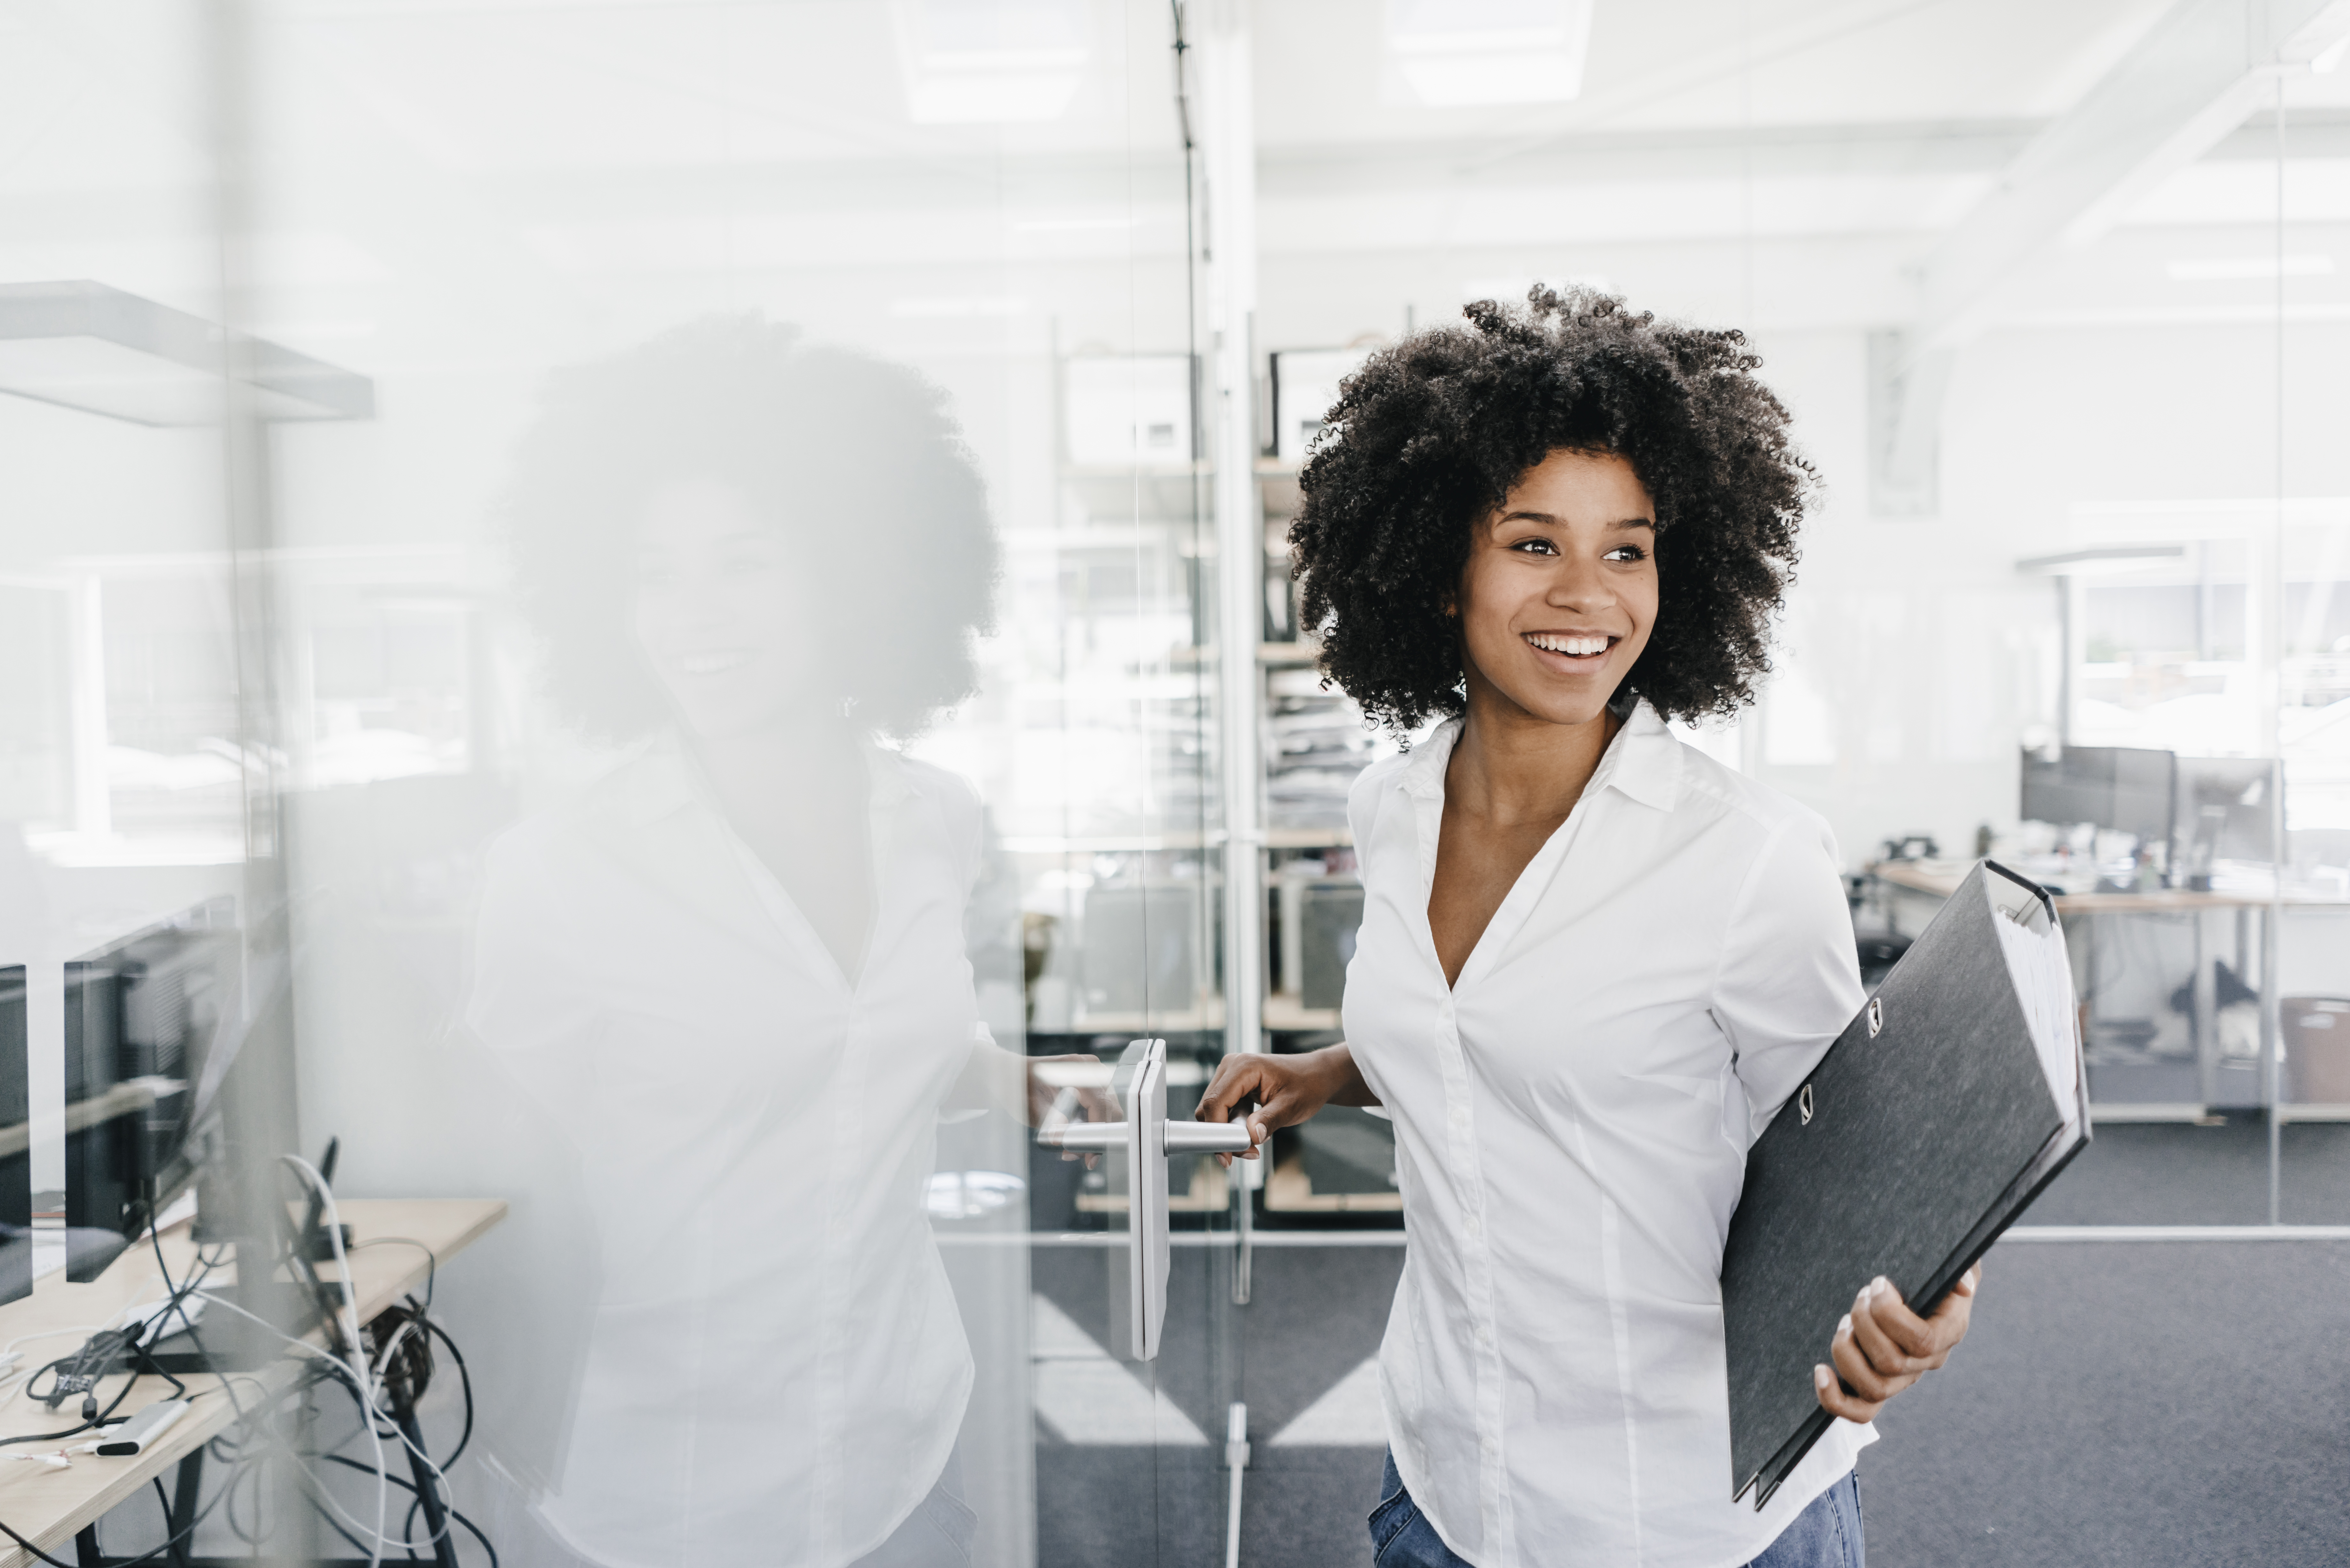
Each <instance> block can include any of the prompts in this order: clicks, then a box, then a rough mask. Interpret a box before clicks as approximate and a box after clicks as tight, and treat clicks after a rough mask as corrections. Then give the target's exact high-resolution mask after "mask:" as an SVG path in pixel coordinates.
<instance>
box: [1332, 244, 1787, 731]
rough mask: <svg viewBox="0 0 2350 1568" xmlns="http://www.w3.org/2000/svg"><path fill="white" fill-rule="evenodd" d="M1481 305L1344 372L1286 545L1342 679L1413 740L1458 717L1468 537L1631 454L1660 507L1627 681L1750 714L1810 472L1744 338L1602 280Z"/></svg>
mask: <svg viewBox="0 0 2350 1568" xmlns="http://www.w3.org/2000/svg"><path fill="white" fill-rule="evenodd" d="M1463 314H1464V315H1465V316H1467V317H1468V318H1469V325H1468V326H1466V327H1436V328H1432V329H1430V330H1429V331H1426V332H1421V333H1418V334H1416V335H1414V336H1412V337H1408V338H1406V339H1404V340H1403V341H1402V342H1401V343H1399V344H1397V345H1396V346H1394V347H1393V348H1387V349H1384V350H1382V351H1381V352H1379V353H1378V354H1375V355H1373V356H1372V357H1371V358H1370V359H1369V360H1368V362H1367V363H1366V364H1365V365H1364V366H1363V368H1362V369H1359V370H1357V371H1356V372H1355V373H1354V375H1352V376H1350V377H1349V378H1347V382H1346V384H1345V387H1344V389H1342V390H1341V391H1340V393H1339V395H1338V401H1337V405H1336V407H1335V408H1333V409H1332V410H1330V413H1329V416H1328V419H1327V421H1326V423H1325V425H1324V431H1325V433H1324V434H1323V436H1322V437H1321V438H1320V440H1319V441H1317V442H1316V444H1315V450H1314V453H1313V455H1312V456H1311V457H1310V458H1309V459H1308V460H1307V462H1306V464H1305V472H1304V473H1303V474H1302V475H1301V477H1300V481H1299V483H1300V487H1301V489H1302V490H1303V492H1304V495H1305V500H1304V504H1303V505H1302V506H1301V507H1300V509H1299V511H1298V514H1297V521H1296V523H1295V525H1294V526H1293V527H1292V528H1291V529H1290V533H1289V538H1290V543H1291V545H1293V546H1295V554H1296V562H1297V574H1298V576H1300V577H1301V578H1302V579H1303V580H1304V587H1303V596H1302V602H1301V605H1300V611H1301V618H1302V620H1303V621H1304V623H1305V626H1307V627H1308V628H1315V629H1316V630H1318V631H1319V633H1320V635H1321V637H1322V669H1323V671H1324V673H1326V675H1328V676H1329V677H1330V679H1332V680H1335V681H1336V683H1337V684H1338V685H1339V686H1341V687H1342V688H1344V689H1345V690H1346V691H1347V694H1348V695H1350V696H1352V697H1353V698H1354V699H1355V700H1356V701H1357V702H1360V703H1361V704H1362V705H1363V709H1364V711H1366V712H1367V713H1369V714H1370V715H1371V716H1372V717H1373V718H1375V719H1378V720H1381V721H1383V722H1386V723H1388V724H1389V725H1391V726H1393V727H1395V728H1397V729H1399V730H1407V731H1408V730H1411V729H1414V728H1417V727H1418V726H1419V724H1420V723H1421V722H1424V721H1425V720H1427V719H1428V718H1429V717H1430V715H1432V714H1438V713H1452V712H1458V711H1460V710H1461V705H1462V702H1463V701H1464V698H1463V695H1462V687H1461V681H1462V672H1461V641H1460V629H1459V627H1458V624H1457V623H1456V622H1454V621H1452V620H1451V619H1450V618H1448V617H1447V616H1446V614H1445V607H1446V605H1447V603H1448V602H1450V600H1451V596H1452V595H1453V594H1454V593H1455V592H1456V591H1457V589H1458V588H1459V586H1460V582H1461V571H1462V570H1463V568H1464V567H1465V566H1467V565H1468V560H1469V545H1470V541H1471V529H1472V528H1473V527H1474V526H1476V525H1477V524H1478V523H1479V522H1480V521H1481V520H1482V519H1483V518H1484V517H1486V516H1487V515H1489V514H1491V513H1492V512H1493V511H1494V510H1495V509H1496V508H1498V507H1499V506H1500V505H1501V504H1502V500H1503V496H1504V495H1505V494H1507V493H1508V492H1509V490H1510V487H1511V486H1512V485H1513V484H1515V483H1517V481H1518V479H1519V476H1520V475H1522V474H1523V473H1524V472H1526V470H1527V469H1529V468H1531V467H1533V466H1534V464H1535V463H1537V462H1541V461H1542V460H1543V458H1544V456H1546V455H1548V454H1549V453H1550V452H1555V451H1558V450H1560V449H1561V448H1565V449H1567V450H1571V451H1575V452H1613V453H1615V454H1617V455H1618V456H1620V457H1622V458H1624V459H1625V460H1626V461H1627V462H1629V463H1630V464H1631V465H1632V468H1633V471H1634V472H1636V473H1638V475H1639V477H1640V482H1641V483H1643V484H1644V485H1646V486H1647V487H1648V494H1649V496H1650V498H1651V499H1653V500H1654V501H1655V502H1656V504H1657V573H1658V580H1659V583H1658V586H1659V605H1658V610H1657V624H1656V629H1655V630H1654V631H1653V632H1652V633H1651V634H1650V636H1649V639H1648V648H1647V649H1645V650H1644V651H1643V652H1642V653H1641V655H1640V659H1639V662H1638V663H1637V664H1635V665H1634V666H1633V667H1632V670H1631V673H1630V674H1629V675H1628V676H1627V677H1626V678H1625V686H1626V688H1627V690H1628V691H1631V692H1633V693H1637V694H1638V695H1639V696H1641V697H1644V698H1646V699H1648V701H1649V702H1650V703H1651V704H1652V705H1653V706H1654V707H1655V708H1656V709H1657V710H1658V711H1659V712H1660V713H1663V714H1664V715H1666V716H1667V717H1669V718H1676V717H1678V718H1691V719H1693V718H1697V717H1699V716H1700V715H1702V714H1708V713H1727V712H1731V711H1734V710H1736V709H1737V708H1739V707H1740V706H1742V704H1744V703H1746V702H1748V701H1752V698H1753V696H1754V685H1755V681H1756V680H1757V678H1758V677H1760V676H1761V675H1762V674H1763V672H1764V670H1766V669H1767V668H1768V655H1769V643H1768V639H1769V634H1770V623H1771V618H1772V616H1773V613H1774V612H1776V611H1777V609H1778V608H1779V605H1780V601H1781V598H1782V596H1783V592H1784V590H1785V587H1786V584H1787V581H1788V578H1789V576H1790V574H1791V572H1792V570H1793V568H1794V563H1795V528H1796V524H1797V523H1798V522H1800V521H1801V519H1802V516H1803V510H1804V498H1805V496H1806V494H1807V493H1808V492H1809V491H1810V489H1811V487H1812V483H1813V475H1812V470H1811V466H1810V464H1808V463H1806V462H1804V460H1803V458H1802V457H1801V456H1800V455H1798V454H1797V453H1796V452H1795V451H1794V448H1793V447H1792V446H1791V445H1790V444H1789V442H1788V439H1787V411H1786V410H1785V409H1783V407H1781V406H1780V403H1779V400H1777V399H1776V398H1774V397H1773V396H1772V395H1771V393H1770V391H1769V389H1766V388H1765V387H1764V386H1763V383H1762V382H1760V381H1758V380H1756V379H1754V376H1753V371H1754V369H1755V367H1756V366H1758V365H1759V364H1761V363H1762V361H1761V360H1760V359H1758V358H1756V357H1755V356H1754V355H1752V354H1751V353H1749V352H1747V350H1746V347H1745V342H1746V340H1745V338H1744V337H1743V336H1742V335H1741V334H1739V333H1737V332H1709V331H1701V330H1700V329H1698V328H1696V327H1676V326H1672V325H1669V324H1666V323H1660V322H1659V321H1658V320H1657V319H1656V318H1655V317H1652V316H1648V315H1645V314H1643V315H1634V314H1631V313H1630V312H1628V311H1627V310H1626V309H1625V308H1624V305H1623V302H1622V301H1621V300H1619V299H1617V298H1614V297H1612V296H1607V295H1603V294H1596V293H1592V292H1589V291H1586V290H1583V289H1574V290H1570V291H1569V292H1568V293H1566V294H1565V295H1564V296H1561V295H1558V294H1554V293H1553V292H1551V291H1550V290H1549V289H1546V288H1542V287H1539V286H1538V287H1536V288H1534V289H1533V290H1532V291H1531V292H1530V293H1529V294H1528V296H1527V306H1526V307H1524V308H1509V309H1504V308H1503V307H1502V306H1497V305H1495V304H1493V303H1492V302H1491V301H1481V302H1479V303H1478V304H1475V305H1471V306H1469V307H1468V308H1467V310H1466V311H1464V312H1463ZM1619 695H1620V693H1619Z"/></svg>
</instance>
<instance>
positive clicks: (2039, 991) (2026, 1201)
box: [1721, 860, 2089, 1509]
mask: <svg viewBox="0 0 2350 1568" xmlns="http://www.w3.org/2000/svg"><path fill="white" fill-rule="evenodd" d="M2003 928H2004V930H2003ZM2088 1141H2089V1116H2088V1080H2087V1076H2086V1075H2085V1071H2084V1069H2083V1066H2082V1060H2081V1045H2080V1031H2079V1024H2078V1019H2077V1013H2076V1011H2075V1007H2074V997H2073V986H2072V975H2071V971H2070V967H2069V964H2068V963H2067V961H2066V960H2065V956H2064V931H2063V928H2062V927H2061V926H2060V925H2059V924H2058V923H2057V919H2056V908H2055V905H2054V902H2053V901H2051V900H2050V899H2049V898H2048V897H2047V895H2046V894H2045V893H2044V892H2043V891H2042V890H2041V889H2040V888H2038V887H2037V886H2035V885H2034V884H2033V883H2031V882H2029V881H2027V880H2025V879H2024V878H2023V877H2019V876H2017V875H2016V874H2015V873H2014V872H2012V871H2010V870H2008V869H2007V868H2006V867H2003V866H2001V865H1998V864H1997V863H1996V862H1993V861H1989V860H1986V861H1983V862H1982V863H1981V864H1980V865H1978V866H1977V867H1975V868H1974V869H1973V870H1972V871H1970V872H1969V873H1968V875H1967V877H1966V880H1965V881H1963V882H1962V883H1960V886H1959V889H1958V891H1957V892H1956V893H1954V894H1953V895H1952V896H1951V898H1950V901H1949V902H1948V903H1947V904H1945V905H1944V906H1943V907H1942V909H1941V910H1940V911H1939V913H1937V914H1936V915H1935V917H1934V919H1933V921H1932V923H1931V924H1929V926H1928V927H1927V928H1926V929H1925V931H1924V933H1923V934H1922V935H1920V936H1919V937H1918V940H1917V941H1916V942H1915V943H1913V944H1912V945H1911V946H1910V949H1909V951H1908V953H1907V954H1906V955H1904V956H1903V958H1902V960H1901V961H1900V962H1899V963H1898V964H1897V965H1895V966H1894V969H1893V971H1892V972H1891V973H1890V974H1888V975H1887V976H1886V978H1885V983H1884V984H1883V985H1881V986H1879V987H1877V992H1876V993H1875V994H1874V995H1872V996H1871V997H1870V998H1869V999H1868V1002H1867V1003H1866V1005H1865V1006H1864V1007H1863V1008H1862V1009H1861V1011H1860V1012H1859V1013H1858V1014H1857V1015H1856V1017H1855V1018H1854V1019H1853V1021H1852V1022H1851V1023H1849V1024H1847V1025H1846V1027H1845V1031H1844V1033H1842V1034H1840V1035H1838V1036H1837V1037H1836V1041H1835V1044H1834V1045H1832V1046H1830V1047H1829V1048H1828V1053H1827V1054H1826V1055H1825V1056H1824V1057H1822V1058H1821V1060H1820V1064H1819V1065H1818V1066H1817V1067H1816V1068H1815V1069H1814V1070H1813V1073H1812V1075H1811V1077H1810V1079H1809V1080H1808V1081H1806V1082H1805V1083H1804V1085H1803V1086H1802V1087H1801V1088H1800V1089H1798V1090H1797V1091H1796V1093H1795V1094H1794V1096H1792V1097H1791V1098H1790V1099H1789V1100H1788V1102H1787V1105H1786V1106H1785V1107H1784V1108H1783V1109H1782V1110H1781V1111H1780V1112H1779V1114H1778V1116H1776V1117H1775V1118H1774V1119H1773V1121H1772V1123H1771V1125H1770V1127H1768V1128H1766V1129H1765V1130H1764V1132H1763V1136H1762V1137H1760V1138H1758V1139H1757V1140H1755V1144H1754V1147H1753V1148H1752V1150H1750V1151H1749V1153H1748V1155H1747V1158H1746V1183H1745V1188H1744V1190H1743V1191H1742V1194H1741V1195H1740V1198H1739V1201H1738V1210H1737V1212H1736V1213H1735V1214H1734V1215H1732V1216H1731V1222H1730V1235H1729V1239H1728V1241H1727V1243H1726V1245H1725V1247H1724V1249H1723V1251H1722V1259H1721V1307H1722V1330H1723V1337H1724V1340H1725V1342H1726V1347H1727V1350H1728V1353H1729V1368H1730V1455H1731V1499H1732V1500H1733V1501H1734V1500H1736V1499H1738V1498H1740V1497H1742V1496H1744V1495H1745V1493H1746V1492H1747V1490H1749V1489H1750V1488H1752V1489H1753V1490H1754V1492H1755V1498H1754V1506H1755V1507H1756V1508H1757V1509H1760V1508H1762V1507H1763V1504H1764V1503H1766V1502H1768V1501H1770V1500H1771V1495H1772V1493H1773V1492H1774V1491H1776V1490H1778V1488H1779V1483H1780V1482H1781V1481H1783V1480H1785V1479H1786V1478H1787V1475H1788V1473H1789V1472H1790V1471H1792V1470H1793V1469H1794V1468H1795V1466H1796V1464H1797V1463H1798V1462H1799V1461H1800V1460H1801V1459H1803V1457H1804V1454H1806V1453H1808V1452H1809V1451H1810V1450H1811V1447H1812V1445H1813V1444H1814V1443H1815V1442H1817V1441H1818V1440H1819V1438H1820V1435H1821V1434H1822V1433H1823V1432H1825V1431H1826V1430H1827V1429H1828V1424H1829V1423H1830V1422H1831V1421H1832V1420H1834V1419H1835V1417H1832V1416H1830V1415H1829V1414H1828V1413H1827V1412H1826V1411H1825V1410H1823V1409H1821V1408H1820V1405H1819V1398H1818V1396H1817V1395H1816V1394H1815V1393H1814V1391H1813V1386H1812V1368H1813V1367H1814V1366H1817V1365H1819V1364H1820V1363H1821V1362H1823V1361H1825V1360H1827V1352H1828V1344H1829V1341H1830V1339H1831V1338H1832V1337H1833V1335H1834V1334H1835V1327H1836V1323H1837V1321H1838V1320H1839V1319H1840V1318H1842V1317H1843V1315H1844V1314H1846V1312H1848V1311H1850V1310H1851V1307H1852V1301H1853V1298H1854V1297H1855V1296H1856V1295H1858V1294H1859V1293H1860V1290H1861V1287H1862V1286H1864V1285H1866V1284H1867V1283H1868V1282H1869V1281H1870V1280H1872V1279H1874V1278H1876V1277H1877V1275H1879V1274H1882V1275H1884V1276H1885V1277H1886V1278H1887V1280H1889V1281H1891V1282H1892V1283H1893V1285H1894V1286H1895V1288H1897V1289H1898V1290H1899V1291H1900V1293H1901V1298H1902V1300H1904V1301H1905V1302H1908V1303H1909V1305H1910V1307H1911V1309H1912V1310H1914V1311H1915V1312H1917V1313H1918V1314H1919V1315H1920V1316H1924V1315H1926V1314H1930V1313H1931V1312H1932V1311H1933V1310H1934V1308H1935V1307H1936V1306H1937V1305H1939V1303H1940V1302H1941V1300H1942V1298H1943V1297H1944V1296H1946V1295H1948V1294H1949V1293H1950V1287H1951V1286H1953V1285H1955V1284H1956V1283H1957V1282H1958V1281H1959V1277H1960V1275H1962V1274H1964V1273H1965V1272H1966V1271H1967V1270H1968V1269H1969V1268H1970V1267H1971V1266H1973V1264H1974V1262H1975V1261H1976V1260H1977V1259H1979V1258H1981V1256H1982V1254H1983V1253H1984V1252H1985V1251H1988V1250H1989V1249H1990V1247H1991V1243H1992V1242H1993V1241H1996V1240H1998V1239H1999V1235H2000V1233H2001V1232H2002V1231H2005V1230H2006V1229H2007V1228H2008V1227H2009V1226H2010V1225H2012V1224H2013V1223H2014V1222H2015V1221H2016V1220H2017V1219H2018V1218H2019V1217H2020V1216H2021V1215H2022V1213H2023V1211H2024V1210H2025V1209H2026V1208H2027V1207H2028V1206H2029V1205H2030V1204H2031V1202H2032V1200H2033V1199H2034V1198H2036V1197H2038V1196H2039V1194H2040V1191H2041V1189H2043V1188H2044V1187H2046V1186H2047V1185H2048V1183H2049V1182H2050V1181H2052V1180H2053V1179H2054V1178H2055V1176H2056V1174H2057V1172H2059V1171H2060V1170H2062V1169H2064V1166H2065V1163H2066V1162H2067V1161H2069V1160H2070V1159H2071V1158H2073V1157H2074V1155H2075V1154H2077V1153H2079V1152H2080V1151H2081V1149H2082V1148H2084V1147H2086V1145H2087V1143H2088Z"/></svg>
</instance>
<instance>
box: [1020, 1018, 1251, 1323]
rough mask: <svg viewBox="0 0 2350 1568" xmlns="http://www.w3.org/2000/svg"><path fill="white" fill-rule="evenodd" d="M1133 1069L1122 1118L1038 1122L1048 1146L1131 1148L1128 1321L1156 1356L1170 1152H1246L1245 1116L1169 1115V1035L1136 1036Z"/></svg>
mask: <svg viewBox="0 0 2350 1568" xmlns="http://www.w3.org/2000/svg"><path fill="white" fill-rule="evenodd" d="M1118 1065H1119V1066H1120V1067H1121V1068H1124V1069H1127V1070H1128V1079H1127V1086H1126V1093H1125V1094H1124V1095H1122V1096H1119V1098H1120V1100H1121V1101H1122V1102H1123V1104H1124V1106H1125V1110H1126V1120H1124V1121H1122V1122H1064V1123H1060V1125H1057V1126H1056V1125H1054V1122H1055V1119H1056V1118H1048V1120H1047V1122H1046V1125H1045V1126H1044V1127H1039V1128H1037V1129H1036V1141H1037V1143H1039V1144H1041V1145H1042V1146H1043V1147H1046V1148H1059V1149H1068V1150H1071V1151H1094V1150H1110V1149H1124V1150H1125V1151H1126V1159H1125V1162H1124V1163H1125V1167H1126V1213H1127V1238H1126V1241H1127V1249H1126V1262H1127V1284H1128V1290H1127V1298H1128V1314H1127V1328H1128V1339H1129V1342H1130V1343H1131V1344H1132V1345H1133V1347H1134V1358H1135V1359H1136V1360H1137V1361H1150V1360H1155V1359H1156V1358H1157V1357H1158V1355H1159V1330H1160V1329H1161V1328H1162V1327H1163V1326H1165V1324H1166V1322H1167V1267H1168V1256H1167V1157H1168V1156H1169V1155H1170V1154H1245V1153H1247V1152H1248V1147H1249V1135H1248V1125H1247V1124H1246V1123H1245V1122H1170V1121H1169V1120H1168V1119H1167V1042H1166V1041H1164V1040H1137V1041H1136V1042H1134V1043H1133V1044H1130V1045H1128V1047H1127V1048H1126V1053H1125V1054H1124V1055H1122V1056H1120V1057H1119V1058H1118Z"/></svg>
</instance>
